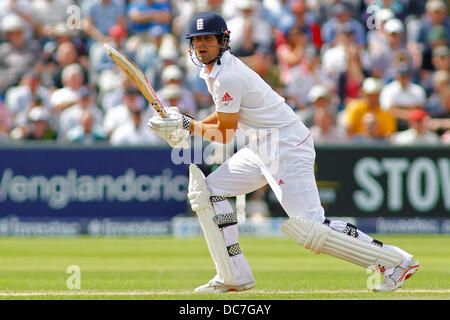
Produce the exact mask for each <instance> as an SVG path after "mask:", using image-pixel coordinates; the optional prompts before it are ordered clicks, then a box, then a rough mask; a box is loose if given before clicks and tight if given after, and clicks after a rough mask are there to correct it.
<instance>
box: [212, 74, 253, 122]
mask: <svg viewBox="0 0 450 320" xmlns="http://www.w3.org/2000/svg"><path fill="white" fill-rule="evenodd" d="M214 86H215V87H216V88H215V95H214V97H213V99H214V104H215V106H216V111H217V112H223V113H237V112H239V110H240V108H241V97H242V92H243V90H244V88H245V83H244V81H242V80H241V79H239V78H238V77H234V78H233V77H231V76H228V75H227V76H225V77H222V78H217V79H216V80H215V81H214Z"/></svg>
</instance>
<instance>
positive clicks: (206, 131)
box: [190, 120, 235, 144]
mask: <svg viewBox="0 0 450 320" xmlns="http://www.w3.org/2000/svg"><path fill="white" fill-rule="evenodd" d="M190 130H191V132H192V133H194V134H197V135H199V136H201V137H203V138H205V139H207V140H210V141H213V142H218V143H224V144H226V143H228V142H230V141H231V140H233V138H234V134H235V130H233V129H226V128H223V127H221V126H220V125H219V123H217V122H216V123H205V122H204V120H203V121H195V120H194V121H192V122H191V125H190Z"/></svg>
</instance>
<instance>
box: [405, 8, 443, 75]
mask: <svg viewBox="0 0 450 320" xmlns="http://www.w3.org/2000/svg"><path fill="white" fill-rule="evenodd" d="M425 9H426V14H425V15H424V16H423V17H422V18H421V20H420V23H419V24H418V25H419V29H418V31H417V32H416V34H415V35H414V37H413V38H412V39H410V41H409V43H408V49H409V50H410V51H411V53H412V54H413V58H414V63H415V67H416V68H420V67H422V66H424V67H426V68H429V67H430V66H429V61H428V62H427V61H426V60H427V59H425V61H424V62H423V61H422V56H423V55H424V54H425V55H426V54H427V52H429V51H430V50H431V43H430V41H433V38H435V37H437V36H438V33H439V32H440V33H441V34H442V33H443V34H445V35H446V37H447V41H448V37H449V35H450V18H449V17H448V15H447V6H446V5H445V3H444V1H442V0H428V1H427V3H426V6H425ZM436 27H441V28H443V30H444V31H438V30H439V29H441V28H436ZM433 29H434V30H435V34H434V35H433V34H432V33H433ZM441 30H442V29H441ZM444 44H445V43H444ZM425 58H426V57H425ZM424 63H425V65H423V64H424ZM427 64H428V66H427Z"/></svg>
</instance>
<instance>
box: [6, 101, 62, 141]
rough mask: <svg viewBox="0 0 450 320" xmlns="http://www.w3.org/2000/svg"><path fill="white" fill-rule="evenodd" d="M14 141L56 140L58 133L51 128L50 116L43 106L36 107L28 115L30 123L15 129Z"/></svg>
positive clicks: (11, 135) (12, 132) (13, 131)
mask: <svg viewBox="0 0 450 320" xmlns="http://www.w3.org/2000/svg"><path fill="white" fill-rule="evenodd" d="M10 137H11V139H12V140H16V141H17V140H40V141H44V140H50V141H52V140H55V139H56V131H55V130H54V129H53V128H52V127H51V126H50V114H49V113H48V112H47V110H46V109H45V108H44V107H42V106H35V107H34V108H32V109H31V110H30V112H29V113H28V122H27V123H25V124H22V125H19V126H17V127H15V128H14V129H13V130H12V131H11V134H10Z"/></svg>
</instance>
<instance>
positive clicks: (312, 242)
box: [281, 217, 402, 268]
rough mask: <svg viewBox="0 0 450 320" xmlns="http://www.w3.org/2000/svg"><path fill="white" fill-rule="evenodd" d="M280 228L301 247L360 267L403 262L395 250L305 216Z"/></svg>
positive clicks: (285, 223) (389, 266) (291, 220)
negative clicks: (360, 238) (368, 241)
mask: <svg viewBox="0 0 450 320" xmlns="http://www.w3.org/2000/svg"><path fill="white" fill-rule="evenodd" d="M281 230H282V231H283V232H284V233H285V234H286V235H287V236H289V237H290V238H291V239H293V240H295V241H296V242H298V243H299V244H300V245H301V246H303V247H305V248H306V249H309V250H311V251H313V252H315V253H316V254H319V253H322V252H323V253H326V254H328V255H330V256H333V257H336V258H339V259H343V260H345V261H348V262H351V263H354V264H357V265H359V266H361V267H364V268H368V267H376V266H381V267H384V268H391V267H394V266H396V265H398V264H400V263H401V262H402V257H401V255H400V254H398V253H396V252H392V251H389V250H387V249H385V248H382V247H381V248H380V247H378V246H376V245H373V244H370V243H367V242H364V241H361V240H358V239H356V238H354V237H351V236H348V235H346V234H344V233H341V232H337V231H334V230H333V229H331V228H330V227H328V226H325V225H323V224H321V223H319V222H315V221H312V220H310V219H308V218H304V217H294V218H290V219H288V220H287V221H286V222H284V223H283V225H282V227H281Z"/></svg>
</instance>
